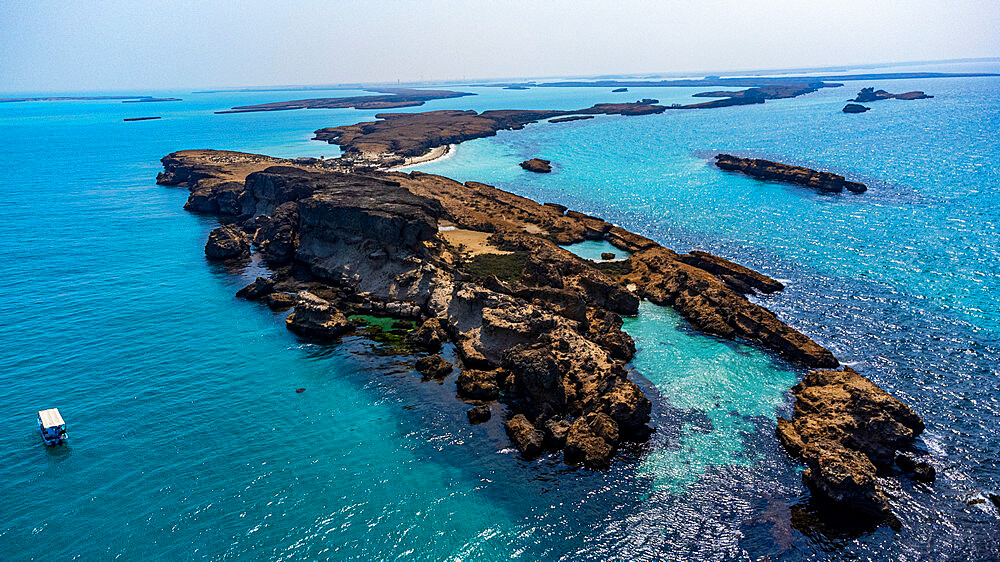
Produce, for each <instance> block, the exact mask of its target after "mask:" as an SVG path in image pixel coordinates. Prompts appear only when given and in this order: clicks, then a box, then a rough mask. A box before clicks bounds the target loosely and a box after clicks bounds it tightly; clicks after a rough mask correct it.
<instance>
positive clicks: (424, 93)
mask: <svg viewBox="0 0 1000 562" xmlns="http://www.w3.org/2000/svg"><path fill="white" fill-rule="evenodd" d="M368 91H372V92H382V93H383V94H384V95H371V96H351V97H344V98H310V99H302V100H291V101H279V102H271V103H261V104H257V105H241V106H236V107H234V108H232V109H227V110H224V111H216V113H252V112H255V111H289V110H292V109H345V108H354V109H392V108H395V107H413V106H418V105H423V104H424V102H427V101H430V100H439V99H448V98H460V97H462V96H474V95H475V94H470V93H468V92H453V91H451V90H416V89H411V88H383V89H369V90H368Z"/></svg>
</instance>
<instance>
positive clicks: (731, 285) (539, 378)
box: [157, 150, 919, 513]
mask: <svg viewBox="0 0 1000 562" xmlns="http://www.w3.org/2000/svg"><path fill="white" fill-rule="evenodd" d="M163 165H164V172H163V173H161V174H160V175H159V177H158V178H157V181H158V182H159V183H161V184H164V185H181V186H186V187H187V188H188V189H189V190H190V191H191V195H190V197H189V200H188V204H187V208H188V209H191V210H200V211H206V212H211V213H214V214H217V215H219V216H220V218H221V219H222V220H223V221H224V222H225V223H226V224H224V225H223V226H220V227H219V228H218V229H216V230H215V231H213V232H212V235H211V236H210V239H209V243H208V244H207V245H206V254H207V255H208V256H209V257H211V258H215V259H245V258H246V256H247V255H248V254H249V253H250V252H251V251H254V250H256V251H258V252H260V254H261V256H262V257H263V259H264V260H265V261H266V263H267V264H268V265H269V266H270V267H271V269H272V271H273V274H272V276H271V278H270V279H265V278H261V279H258V280H257V282H255V283H253V284H251V285H250V286H248V287H247V288H245V289H243V290H241V292H240V293H241V295H242V296H244V297H245V298H251V299H253V300H260V301H262V302H264V303H266V304H268V306H271V307H272V308H278V309H280V308H282V303H287V304H285V305H284V306H288V305H289V304H292V305H294V310H293V312H292V314H291V315H289V317H288V320H287V324H288V327H289V329H290V330H293V331H295V332H296V333H297V334H300V335H303V336H306V337H311V338H318V339H322V340H330V339H335V338H336V337H337V336H339V335H341V334H343V333H347V332H349V331H351V330H353V329H354V328H353V325H352V323H351V322H350V321H348V317H349V316H350V315H352V314H355V313H365V314H377V315H388V316H393V317H397V318H406V319H409V320H411V321H414V322H416V326H417V328H416V329H414V330H413V332H412V333H411V334H410V336H409V337H408V339H409V341H410V342H411V344H412V345H413V346H414V347H416V348H420V349H424V350H426V351H425V353H427V354H428V355H427V357H428V359H427V360H422V363H421V365H419V366H418V367H419V370H420V371H421V372H423V373H425V376H442V375H443V374H444V373H447V372H450V370H451V369H452V368H453V366H452V365H450V364H448V362H447V361H446V360H444V359H443V358H442V357H440V356H439V355H436V353H437V350H438V349H440V347H441V346H442V345H443V344H445V343H448V344H451V345H453V346H454V348H455V350H456V352H457V355H458V358H459V364H458V365H456V366H454V367H457V368H459V369H460V370H461V372H460V374H459V375H458V378H457V380H456V394H457V396H458V397H459V398H460V399H462V400H465V401H466V402H468V403H469V404H470V405H471V406H472V409H470V411H469V419H470V422H471V423H479V422H482V421H483V420H484V419H486V418H488V417H489V413H490V412H489V404H491V403H493V402H496V401H499V402H501V403H503V404H504V405H506V407H507V411H508V419H507V421H506V423H505V424H504V427H505V430H506V432H507V434H508V436H509V437H510V439H511V442H512V443H513V444H514V446H515V447H517V449H518V450H519V451H521V453H522V455H524V456H525V457H526V458H531V457H533V456H536V455H539V454H542V453H544V452H546V451H559V452H561V453H562V455H563V457H564V459H565V460H566V462H568V463H571V464H582V465H584V466H588V467H593V468H599V467H602V466H606V465H607V464H608V463H609V462H611V461H612V460H613V458H614V455H615V452H616V450H617V448H618V447H619V446H620V444H621V443H622V442H624V441H642V440H644V439H645V438H646V436H647V435H648V434H649V432H650V430H651V428H649V427H648V425H647V424H648V422H649V414H650V409H651V407H652V405H651V403H650V401H649V399H648V398H647V397H646V396H645V395H644V393H643V392H642V391H641V389H640V388H639V387H638V386H637V385H636V384H635V383H634V382H633V381H632V380H630V378H629V375H628V371H627V369H626V368H625V365H626V363H627V362H628V361H629V360H630V359H631V357H632V355H633V354H634V353H635V345H634V343H633V342H632V339H631V338H630V337H629V336H628V334H626V333H625V332H623V331H622V330H621V327H622V319H621V316H622V315H632V314H636V312H637V310H638V304H639V300H640V299H648V300H650V301H652V302H654V303H656V304H660V305H663V306H671V307H673V308H674V309H676V310H677V311H678V312H679V313H680V314H681V315H682V316H684V317H685V318H686V319H687V320H688V321H689V322H690V323H691V324H692V325H693V326H694V327H695V328H697V329H699V330H702V331H704V332H706V333H709V334H714V335H717V336H720V337H724V338H740V339H745V340H747V341H750V342H752V343H755V344H757V345H759V346H761V347H764V348H766V349H771V350H773V351H775V352H776V353H778V354H780V355H782V356H783V357H785V358H786V359H788V360H790V361H792V362H795V363H797V364H800V365H803V366H807V367H814V368H825V369H830V368H834V367H836V366H837V365H838V361H837V359H836V358H835V357H834V356H833V354H832V353H830V352H829V351H828V350H826V349H825V348H823V347H822V346H820V345H819V344H817V343H816V342H814V341H813V340H811V339H810V338H808V337H807V336H805V335H804V334H802V333H800V332H798V331H796V330H795V329H793V328H791V327H790V326H788V325H787V324H785V323H784V322H782V321H781V320H779V319H778V318H777V317H775V315H774V314H772V313H771V312H770V311H768V310H767V309H765V308H763V307H761V306H759V305H757V304H754V303H753V302H752V301H750V300H748V299H747V298H746V296H745V295H748V294H753V293H768V292H774V291H779V290H781V289H782V288H783V285H782V284H781V283H780V282H778V281H775V280H774V279H771V278H769V277H767V276H765V275H762V274H760V273H758V272H755V271H752V270H750V269H748V268H745V267H743V266H740V265H738V264H735V263H733V262H731V261H729V260H726V259H724V258H721V257H718V256H714V255H712V254H708V253H705V252H691V253H688V254H678V253H676V252H673V251H671V250H669V249H667V248H663V247H662V246H660V245H659V244H657V243H656V242H654V241H652V240H650V239H648V238H645V237H642V236H640V235H638V234H635V233H632V232H629V231H627V230H625V229H622V228H620V227H617V226H614V225H612V224H609V223H607V222H605V221H604V220H602V219H600V218H598V217H593V216H589V215H586V214H583V213H579V212H576V211H572V210H569V209H566V208H565V207H563V206H561V205H556V204H546V205H542V204H538V203H536V202H534V201H531V200H528V199H525V198H523V197H519V196H516V195H513V194H511V193H508V192H505V191H502V190H499V189H496V188H494V187H491V186H489V185H486V184H482V183H477V182H467V183H464V184H462V183H458V182H455V181H453V180H450V179H447V178H444V177H441V176H435V175H429V174H423V173H419V172H412V173H409V174H404V173H399V172H386V171H378V170H374V169H370V168H357V167H352V166H350V165H349V161H323V160H313V159H299V160H284V159H277V158H271V157H267V156H261V155H252V154H244V153H236V152H226V151H211V150H195V151H184V152H178V153H173V154H171V155H168V156H167V157H165V158H164V159H163ZM471 239H477V240H479V242H480V243H479V244H476V245H475V246H474V247H472V246H466V245H465V244H458V243H456V241H457V240H463V241H468V240H471ZM588 239H589V240H597V239H604V240H607V241H608V242H610V243H611V244H612V245H614V246H616V247H618V248H621V249H622V250H625V251H627V252H630V253H631V256H630V257H629V258H628V259H626V260H624V261H622V262H612V263H613V267H604V266H602V265H601V264H599V263H595V262H590V261H587V260H583V259H581V258H579V257H577V256H575V255H574V254H572V253H570V252H568V251H566V250H563V249H562V248H560V247H559V245H561V244H569V243H574V242H579V241H583V240H588ZM278 295H281V296H280V297H279V296H278ZM274 303H277V304H274ZM819 372H824V373H849V372H848V371H819ZM831 376H834V375H831ZM836 376H847V375H836ZM850 376H851V377H852V379H855V380H858V381H867V379H864V378H863V377H861V376H860V375H856V374H853V373H850ZM809 380H811V379H809V378H808V377H807V378H806V379H804V381H805V382H804V383H803V384H807V383H808V381H809ZM855 386H857V389H856V390H855V392H854V395H855V396H857V397H858V400H860V401H861V402H862V403H864V404H866V406H865V407H866V408H867V410H866V413H867V414H870V415H871V416H872V417H873V418H872V419H875V417H877V416H883V417H887V418H892V419H895V417H898V411H899V408H898V405H897V403H898V401H895V402H894V401H893V400H895V399H892V400H888V401H887V400H886V399H885V397H887V396H888V395H885V393H884V391H882V390H881V389H879V388H878V387H876V386H875V385H872V384H871V383H870V382H867V383H866V384H864V383H861V382H859V383H858V384H856V385H855ZM890 398H891V397H890ZM799 400H800V402H803V401H804V400H805V399H804V398H803V397H802V396H800V398H799ZM803 403H804V402H803ZM812 404H813V405H812V406H810V407H809V408H806V407H798V406H797V408H796V415H795V417H794V418H793V420H792V421H791V422H790V423H792V424H794V425H792V426H787V427H786V424H784V423H783V425H782V427H781V428H779V431H781V432H783V433H782V434H783V435H785V434H787V437H783V438H782V439H783V442H786V444H788V446H789V449H790V451H793V453H794V454H798V455H800V456H802V457H803V458H804V459H805V460H806V462H807V464H809V466H810V470H809V471H807V474H808V477H807V479H806V482H807V484H808V485H809V486H810V488H811V489H813V490H814V493H815V494H816V495H817V496H818V497H823V498H826V499H827V500H829V501H831V502H834V503H835V504H837V505H841V506H853V505H855V504H859V505H861V504H863V505H865V506H871V505H875V506H877V505H882V504H881V500H880V498H881V496H880V494H883V492H882V491H881V489H880V488H879V487H878V485H877V483H876V484H872V485H869V484H871V483H872V482H875V481H874V472H873V471H872V470H873V469H872V466H871V463H869V464H865V463H857V462H848V461H850V460H851V459H856V456H852V455H857V454H867V452H868V451H869V450H871V447H874V446H876V445H877V444H879V443H881V445H879V446H881V447H882V448H883V449H884V450H887V451H888V450H890V449H891V450H892V451H895V449H896V448H900V447H904V446H905V445H906V442H907V439H908V438H909V439H912V437H913V436H915V434H916V433H918V432H919V431H917V428H916V423H915V422H913V419H914V417H912V416H911V417H907V418H906V419H905V420H904V421H905V422H906V423H905V424H904V425H906V426H907V427H910V428H911V429H912V431H911V432H910V434H909V436H906V435H902V434H900V435H886V436H885V438H884V439H883V437H882V436H881V435H880V434H878V433H873V434H865V435H866V436H867V437H866V439H867V441H865V443H868V444H869V445H864V447H867V448H863V449H862V448H859V447H860V445H858V443H860V441H858V440H857V439H856V436H857V435H860V433H858V432H861V431H870V429H869V428H868V426H864V427H860V428H859V427H855V426H850V425H843V424H842V425H841V426H838V427H839V429H838V431H840V435H841V436H842V437H841V438H840V439H839V440H837V439H833V438H823V439H820V438H817V437H816V436H815V434H814V433H810V430H811V428H813V427H814V426H815V423H814V422H813V421H811V420H812V419H813V418H811V417H809V416H812V415H814V414H815V412H816V411H819V410H822V409H823V408H824V407H825V408H827V409H830V408H836V404H837V402H836V401H831V402H829V404H827V403H826V402H824V401H823V400H819V401H813V403H812ZM898 404H901V403H898ZM484 406H485V408H484ZM915 419H917V420H919V418H915ZM824 423H826V422H824ZM901 423H902V422H901ZM789 428H793V429H794V431H795V433H793V432H792V429H789ZM796 435H797V436H798V440H797V441H796V440H795V439H794V438H795V436H796ZM800 442H801V445H800V444H799V443H800ZM844 451H847V453H845V452H844ZM831 455H833V456H834V457H836V455H840V456H839V457H836V458H833V460H829V458H832V457H831ZM828 457H829V458H828ZM822 459H826V460H822ZM821 460H822V462H821ZM880 460H881V457H880ZM845 471H846V472H845ZM845 474H846V476H845ZM845 478H847V479H848V480H849V481H850V482H857V483H860V484H858V485H857V486H854V487H849V486H848V488H849V490H850V491H851V493H849V494H845V493H841V492H842V490H843V489H845V486H847V484H845V483H844V479H845ZM873 513H883V511H881V510H875V511H874V512H873Z"/></svg>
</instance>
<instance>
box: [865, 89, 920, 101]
mask: <svg viewBox="0 0 1000 562" xmlns="http://www.w3.org/2000/svg"><path fill="white" fill-rule="evenodd" d="M933 97H934V96H929V95H927V94H925V93H923V92H920V91H913V92H905V93H902V94H890V93H889V92H887V91H885V90H876V89H875V88H862V89H861V91H860V92H858V95H857V96H856V97H855V98H854V99H853V100H847V101H854V102H858V103H870V102H873V101H880V100H925V99H930V98H933Z"/></svg>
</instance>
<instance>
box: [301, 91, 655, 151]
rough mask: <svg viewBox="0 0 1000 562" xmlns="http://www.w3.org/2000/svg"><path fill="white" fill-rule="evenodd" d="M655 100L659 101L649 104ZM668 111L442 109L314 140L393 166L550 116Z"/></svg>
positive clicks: (639, 106) (332, 131)
mask: <svg viewBox="0 0 1000 562" xmlns="http://www.w3.org/2000/svg"><path fill="white" fill-rule="evenodd" d="M650 101H655V100H650ZM665 110H666V107H663V106H660V105H655V103H643V102H641V101H640V102H636V103H599V104H596V105H594V106H592V107H588V108H586V109H579V110H574V111H558V110H515V109H501V110H492V111H484V112H482V113H476V112H475V111H460V110H441V111H426V112H423V113H379V114H377V115H375V117H376V118H377V119H379V121H369V122H364V123H356V124H354V125H345V126H341V127H327V128H324V129H319V130H317V131H316V133H315V134H316V136H315V140H321V141H327V142H329V143H330V144H336V145H338V146H340V148H341V149H343V151H344V158H345V159H347V160H350V161H352V162H354V163H355V164H362V165H378V166H383V167H384V166H392V165H398V164H402V163H403V162H404V161H405V158H407V157H413V156H421V155H423V154H426V153H427V152H428V151H429V150H430V149H432V148H435V147H438V146H444V145H447V144H455V143H460V142H463V141H467V140H471V139H478V138H483V137H490V136H494V135H496V134H497V131H501V130H507V129H521V128H523V127H524V126H525V125H528V124H529V123H534V122H536V121H540V120H543V119H550V118H552V117H563V116H569V115H578V114H584V115H648V114H651V113H662V112H663V111H665Z"/></svg>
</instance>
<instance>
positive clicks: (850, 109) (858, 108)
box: [841, 103, 871, 113]
mask: <svg viewBox="0 0 1000 562" xmlns="http://www.w3.org/2000/svg"><path fill="white" fill-rule="evenodd" d="M870 109H871V108H870V107H865V106H863V105H858V104H856V103H849V104H847V105H845V106H844V109H842V110H841V111H843V112H844V113H864V112H866V111H868V110H870Z"/></svg>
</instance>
